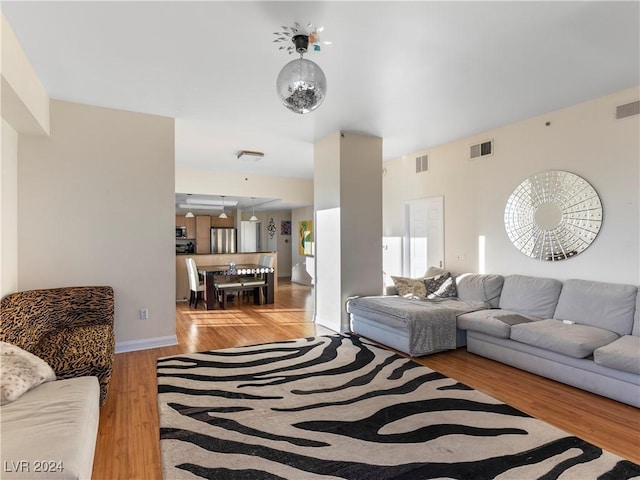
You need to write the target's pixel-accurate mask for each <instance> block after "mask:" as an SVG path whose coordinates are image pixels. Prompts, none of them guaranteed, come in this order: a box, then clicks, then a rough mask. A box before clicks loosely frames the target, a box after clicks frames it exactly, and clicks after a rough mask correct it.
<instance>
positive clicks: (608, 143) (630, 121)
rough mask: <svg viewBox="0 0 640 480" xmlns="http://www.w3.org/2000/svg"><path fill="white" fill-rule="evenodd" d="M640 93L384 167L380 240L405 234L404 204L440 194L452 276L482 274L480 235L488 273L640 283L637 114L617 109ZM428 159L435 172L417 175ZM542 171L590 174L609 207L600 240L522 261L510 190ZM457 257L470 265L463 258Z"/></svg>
mask: <svg viewBox="0 0 640 480" xmlns="http://www.w3.org/2000/svg"><path fill="white" fill-rule="evenodd" d="M639 96H640V95H639V89H638V88H633V89H629V90H625V91H622V92H618V93H615V94H613V95H609V96H606V97H603V98H598V99H595V100H592V101H589V102H586V103H582V104H579V105H575V106H572V107H569V108H565V109H562V110H557V111H554V112H550V113H548V114H545V115H541V116H538V117H535V118H531V119H528V120H525V121H522V122H518V123H514V124H511V125H507V126H505V127H502V128H498V129H495V130H492V131H488V132H484V133H482V134H479V135H476V136H474V137H470V138H465V139H462V140H459V141H456V142H452V143H449V144H446V145H442V146H439V147H436V148H432V149H430V150H428V151H425V152H415V153H414V154H409V155H406V157H403V158H398V159H395V160H392V161H389V162H386V163H385V164H384V167H385V169H386V174H385V175H384V176H383V192H384V202H383V204H384V235H385V236H401V235H402V234H403V214H402V208H403V203H404V202H405V201H408V200H413V199H417V198H423V197H429V196H433V195H444V206H445V266H446V268H447V269H449V270H451V271H453V272H456V273H461V272H466V271H478V264H479V255H478V237H479V236H480V235H484V236H485V237H486V255H485V258H486V271H488V272H494V273H501V274H510V273H523V274H530V275H536V276H544V277H553V278H558V279H561V280H562V279H567V278H584V279H592V280H603V281H610V282H619V283H631V284H638V283H640V274H639V271H640V268H639V267H640V257H639V255H640V253H639V252H640V240H639V238H640V208H639V201H640V198H639V190H640V168H639V164H640V160H639V156H638V155H639V152H640V138H639V137H640V134H639V131H640V121H639V120H640V117H639V116H637V115H636V116H634V117H629V118H625V119H621V120H616V119H615V110H616V106H618V105H622V104H625V103H628V102H632V101H636V100H638V98H639ZM546 122H550V123H551V124H550V125H549V126H546V125H545V123H546ZM490 139H493V140H494V142H495V143H494V154H493V155H492V156H487V157H484V158H479V159H475V160H469V147H470V145H472V144H475V143H478V142H482V141H485V140H490ZM427 152H428V153H429V157H430V171H429V172H426V173H419V174H416V173H415V156H416V155H418V154H422V153H427ZM544 170H567V171H570V172H572V173H575V174H577V175H580V176H582V177H584V178H585V179H586V180H587V181H589V182H590V183H591V184H592V185H593V187H594V188H595V189H596V191H597V192H598V193H599V195H600V198H601V200H602V204H603V209H604V220H603V225H602V228H601V230H600V233H599V235H598V237H597V238H596V240H595V242H594V243H593V244H592V245H591V246H590V247H589V248H588V249H587V250H585V251H584V252H583V253H581V254H580V255H578V256H577V257H575V258H571V259H569V260H565V261H561V262H553V263H551V262H541V261H537V260H534V259H530V258H528V257H526V256H525V255H523V254H522V253H520V252H519V251H518V250H516V249H515V247H513V246H512V245H511V243H510V241H509V239H508V237H507V234H506V232H505V229H504V225H503V215H504V207H505V204H506V201H507V199H508V198H509V196H510V195H511V193H512V191H513V189H514V188H515V187H516V186H517V185H518V184H519V183H520V182H521V181H522V180H524V179H525V178H526V177H528V176H529V175H531V174H534V173H537V172H541V171H544ZM458 253H463V254H465V255H466V259H464V260H458V259H457V254H458ZM388 273H389V272H388ZM396 273H400V272H396Z"/></svg>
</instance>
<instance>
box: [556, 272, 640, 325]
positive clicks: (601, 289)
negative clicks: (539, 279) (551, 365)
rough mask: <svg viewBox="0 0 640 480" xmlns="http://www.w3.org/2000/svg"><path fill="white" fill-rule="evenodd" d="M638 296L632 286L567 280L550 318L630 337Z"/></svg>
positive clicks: (635, 288) (636, 288) (636, 289)
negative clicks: (571, 321) (604, 329)
mask: <svg viewBox="0 0 640 480" xmlns="http://www.w3.org/2000/svg"><path fill="white" fill-rule="evenodd" d="M637 293H638V287H636V286H634V285H623V284H618V283H605V282H593V281H590V280H575V279H574V280H567V281H566V282H565V283H564V285H563V287H562V292H560V298H559V299H558V306H557V307H556V311H555V313H554V315H553V318H556V319H559V320H573V321H574V322H576V323H579V324H582V325H591V326H594V327H599V328H606V329H607V330H611V331H612V332H616V333H617V334H618V335H619V336H622V335H629V334H630V333H631V329H632V327H633V315H634V312H635V309H636V297H637Z"/></svg>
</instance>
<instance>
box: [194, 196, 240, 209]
mask: <svg viewBox="0 0 640 480" xmlns="http://www.w3.org/2000/svg"><path fill="white" fill-rule="evenodd" d="M224 204H225V205H229V206H230V207H235V206H236V205H238V202H237V201H235V200H225V203H224ZM187 205H191V206H192V207H193V208H198V207H199V206H201V205H217V206H219V207H220V206H222V200H209V199H200V198H187Z"/></svg>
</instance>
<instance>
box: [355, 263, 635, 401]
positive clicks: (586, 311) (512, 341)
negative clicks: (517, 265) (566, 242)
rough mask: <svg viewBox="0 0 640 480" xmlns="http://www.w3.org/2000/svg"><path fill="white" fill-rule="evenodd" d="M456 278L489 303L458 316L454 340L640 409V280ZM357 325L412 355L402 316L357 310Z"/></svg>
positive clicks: (461, 289) (467, 295)
mask: <svg viewBox="0 0 640 480" xmlns="http://www.w3.org/2000/svg"><path fill="white" fill-rule="evenodd" d="M456 283H457V286H458V298H459V299H461V300H465V301H469V300H473V301H477V300H480V301H484V302H485V303H486V308H483V309H477V310H475V311H470V312H465V313H462V314H459V315H457V316H456V328H457V343H456V346H458V347H459V346H464V345H466V347H467V350H468V351H470V352H472V353H475V354H478V355H482V356H485V357H488V358H491V359H494V360H497V361H499V362H502V363H506V364H509V365H513V366H515V367H517V368H520V369H522V370H526V371H530V372H532V373H536V374H538V375H541V376H545V377H548V378H552V379H554V380H558V381H560V382H563V383H566V384H569V385H572V386H575V387H578V388H581V389H584V390H587V391H590V392H593V393H597V394H599V395H603V396H605V397H609V398H612V399H615V400H618V401H621V402H624V403H627V404H629V405H633V406H635V407H640V319H639V317H640V299H639V295H638V288H637V287H636V286H634V285H622V284H613V283H604V282H593V281H587V280H567V281H566V282H564V284H562V283H561V282H560V281H558V280H555V279H550V278H539V277H531V276H524V275H510V276H507V277H502V276H499V275H480V274H465V275H462V276H460V277H458V278H457V279H456ZM496 292H497V296H496ZM414 302H418V303H419V302H424V300H414ZM425 321H428V316H425ZM351 326H352V330H353V332H354V333H356V334H359V335H363V336H365V337H367V338H370V339H372V340H374V341H377V342H379V343H382V344H384V345H388V346H391V347H393V348H395V349H398V350H400V351H403V352H405V353H408V354H410V355H411V354H412V352H411V350H410V349H409V348H408V345H409V343H408V342H407V340H406V339H407V338H411V334H412V332H411V327H410V326H408V325H407V324H403V323H402V322H401V321H398V318H393V319H389V320H388V319H387V318H385V316H384V315H370V314H368V313H367V311H366V310H363V309H358V308H356V309H355V310H354V311H352V312H351ZM413 350H414V351H415V346H414V347H413Z"/></svg>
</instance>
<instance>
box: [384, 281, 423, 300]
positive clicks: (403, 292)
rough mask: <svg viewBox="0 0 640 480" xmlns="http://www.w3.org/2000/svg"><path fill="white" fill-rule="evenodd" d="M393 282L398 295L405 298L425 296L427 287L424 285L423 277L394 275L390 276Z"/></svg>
mask: <svg viewBox="0 0 640 480" xmlns="http://www.w3.org/2000/svg"><path fill="white" fill-rule="evenodd" d="M391 279H392V280H393V284H394V285H395V287H396V290H397V291H398V295H400V296H401V297H407V298H414V297H419V298H426V296H427V289H426V288H425V285H424V279H422V278H407V277H394V276H391Z"/></svg>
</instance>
